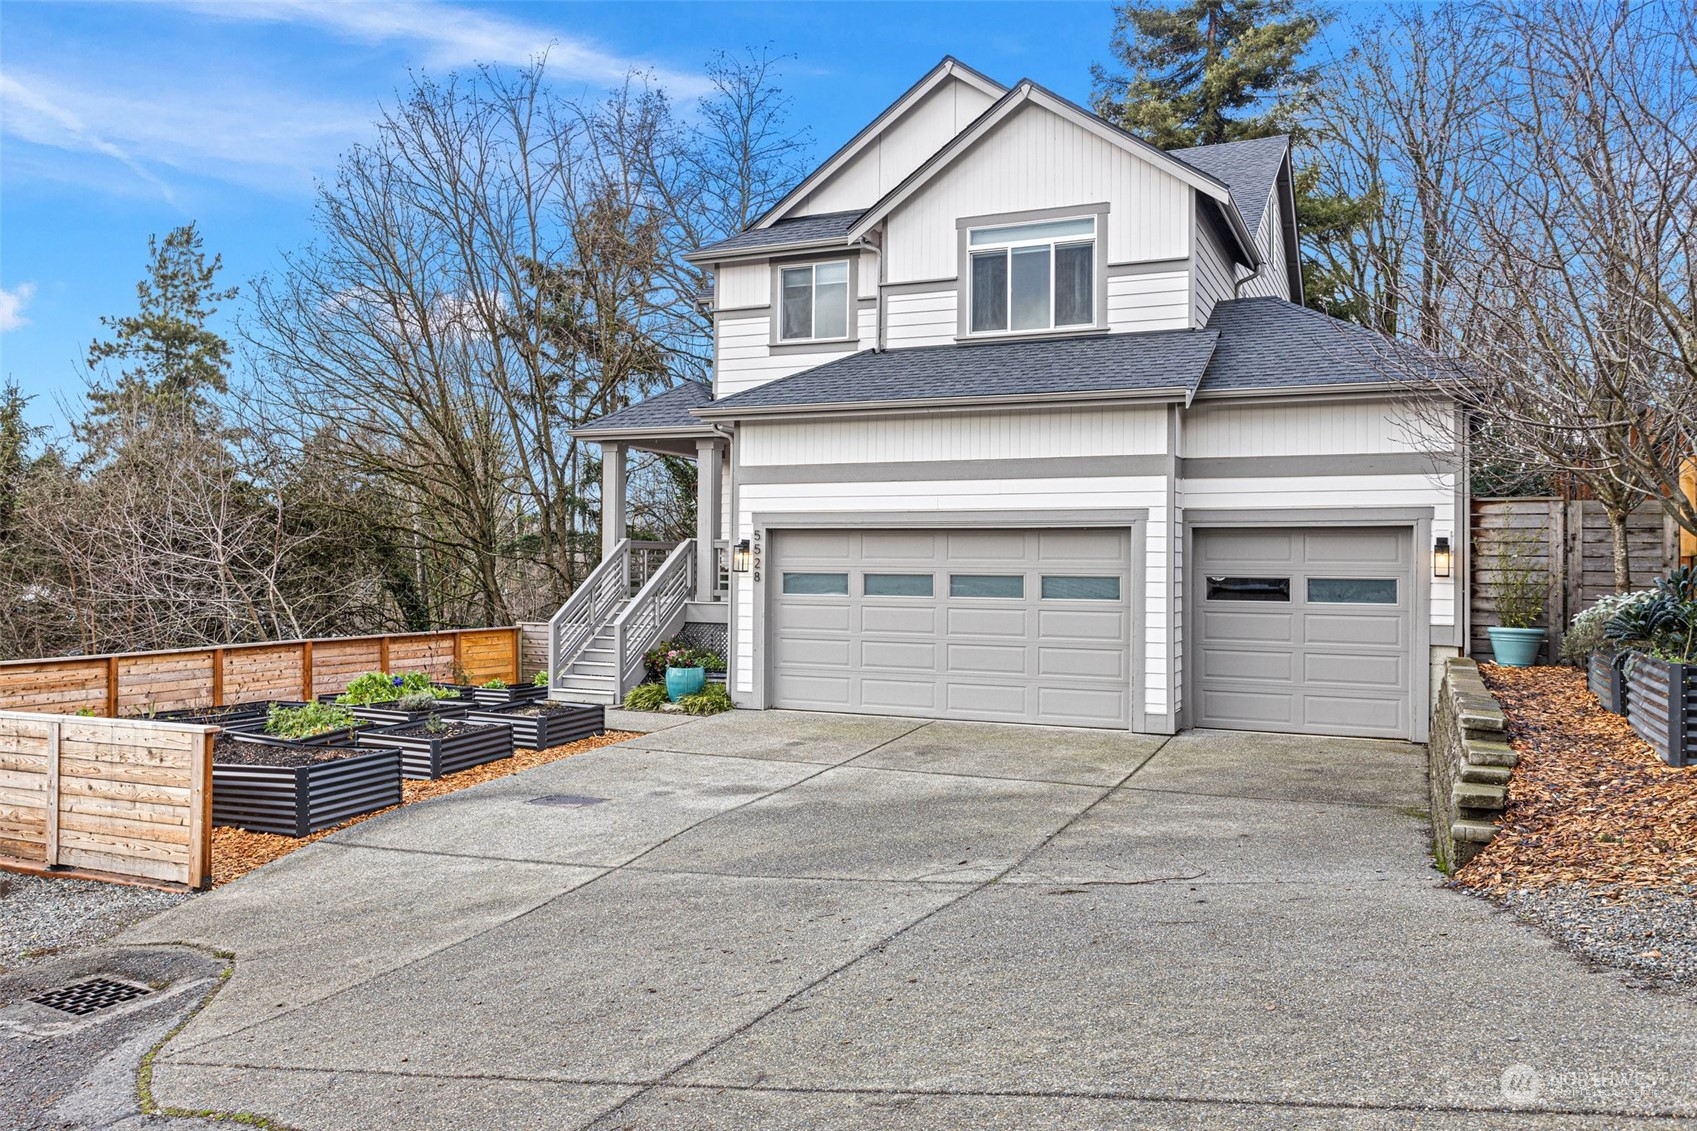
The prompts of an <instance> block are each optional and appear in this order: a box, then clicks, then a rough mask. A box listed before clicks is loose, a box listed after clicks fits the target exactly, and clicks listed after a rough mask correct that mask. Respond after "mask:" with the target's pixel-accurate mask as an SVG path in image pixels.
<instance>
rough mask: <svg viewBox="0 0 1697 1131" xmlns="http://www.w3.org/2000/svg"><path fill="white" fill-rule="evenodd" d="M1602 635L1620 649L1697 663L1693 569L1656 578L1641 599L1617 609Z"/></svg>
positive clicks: (1696, 596)
mask: <svg viewBox="0 0 1697 1131" xmlns="http://www.w3.org/2000/svg"><path fill="white" fill-rule="evenodd" d="M1604 632H1605V634H1606V635H1607V637H1608V639H1609V640H1610V641H1612V642H1613V643H1615V644H1616V645H1618V646H1620V647H1622V648H1632V649H1636V650H1637V651H1640V652H1648V653H1650V654H1651V655H1653V656H1656V657H1659V658H1660V659H1664V660H1672V661H1675V662H1676V663H1692V662H1697V568H1693V567H1691V566H1684V567H1682V568H1680V569H1677V570H1674V571H1673V572H1672V573H1670V574H1669V575H1668V576H1666V577H1663V578H1660V579H1658V580H1657V582H1656V587H1655V589H1653V590H1651V591H1650V592H1649V593H1648V594H1647V595H1645V596H1644V597H1643V598H1642V599H1641V600H1638V601H1633V602H1629V603H1627V604H1624V605H1623V606H1622V607H1621V608H1620V609H1619V610H1617V611H1616V612H1615V614H1614V615H1613V616H1612V617H1610V618H1609V622H1608V625H1607V627H1606V628H1605V629H1604Z"/></svg>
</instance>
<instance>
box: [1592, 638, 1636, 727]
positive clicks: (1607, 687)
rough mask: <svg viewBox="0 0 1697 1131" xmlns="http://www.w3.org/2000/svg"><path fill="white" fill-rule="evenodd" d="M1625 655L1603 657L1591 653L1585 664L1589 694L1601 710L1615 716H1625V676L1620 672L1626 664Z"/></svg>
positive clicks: (1622, 653)
mask: <svg viewBox="0 0 1697 1131" xmlns="http://www.w3.org/2000/svg"><path fill="white" fill-rule="evenodd" d="M1626 656H1627V654H1626V653H1624V652H1621V653H1616V654H1615V655H1613V656H1605V655H1603V653H1601V652H1592V653H1591V658H1590V659H1589V660H1588V661H1586V664H1585V676H1586V680H1587V682H1588V683H1589V684H1590V687H1591V694H1593V695H1595V696H1596V697H1597V702H1599V703H1601V704H1602V705H1603V710H1605V711H1609V712H1611V713H1613V714H1616V715H1624V714H1626V675H1625V674H1624V673H1623V672H1622V671H1621V670H1620V668H1621V665H1622V664H1623V663H1625V662H1626Z"/></svg>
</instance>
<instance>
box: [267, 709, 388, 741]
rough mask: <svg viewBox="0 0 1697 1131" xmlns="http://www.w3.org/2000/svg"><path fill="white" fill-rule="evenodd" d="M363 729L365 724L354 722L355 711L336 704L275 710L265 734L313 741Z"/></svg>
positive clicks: (269, 717)
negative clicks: (330, 734)
mask: <svg viewBox="0 0 1697 1131" xmlns="http://www.w3.org/2000/svg"><path fill="white" fill-rule="evenodd" d="M363 725H364V720H362V719H356V718H354V715H353V712H352V711H350V710H348V709H347V708H346V707H343V706H339V705H338V704H335V703H307V704H304V705H302V706H299V707H272V708H271V710H270V711H269V712H268V713H267V714H266V716H265V733H266V734H269V735H271V736H272V737H274V738H293V739H301V738H313V737H316V736H317V735H320V734H328V733H330V732H331V731H333V730H345V729H346V728H348V727H357V726H363Z"/></svg>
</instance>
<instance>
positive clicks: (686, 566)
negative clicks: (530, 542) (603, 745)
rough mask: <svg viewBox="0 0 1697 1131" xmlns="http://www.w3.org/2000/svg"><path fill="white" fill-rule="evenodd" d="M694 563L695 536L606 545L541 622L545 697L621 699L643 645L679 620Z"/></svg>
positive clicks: (638, 678) (636, 673) (639, 668)
mask: <svg viewBox="0 0 1697 1131" xmlns="http://www.w3.org/2000/svg"><path fill="white" fill-rule="evenodd" d="M662 555H664V556H663V557H662ZM656 560H659V565H658V566H655V565H654V562H655V561H656ZM695 568H696V567H695V540H694V539H688V540H686V541H683V542H633V541H631V540H630V539H628V538H627V539H624V540H623V541H621V542H619V544H618V545H617V546H615V547H613V552H612V553H610V554H608V555H607V557H606V558H605V559H604V560H603V561H602V562H601V564H600V565H598V566H596V567H595V572H593V573H591V574H590V575H589V577H588V578H586V579H585V580H584V582H583V584H582V585H580V586H578V589H577V592H575V593H573V594H572V596H571V599H570V600H568V601H567V602H566V603H565V604H564V605H561V606H560V611H559V612H557V613H555V614H554V616H553V618H552V619H550V620H549V622H548V670H549V671H550V672H551V673H552V678H551V680H550V682H549V690H548V697H549V698H550V699H560V700H566V701H570V702H575V703H603V704H608V705H611V704H615V703H620V702H623V700H624V697H625V692H627V691H629V690H630V689H631V688H633V687H635V686H636V685H637V684H639V683H641V682H642V676H643V658H644V656H646V655H647V653H648V650H649V649H651V648H653V647H654V646H655V645H656V644H658V643H659V642H660V641H662V640H666V639H669V638H670V637H672V636H674V635H676V633H677V632H678V630H679V629H681V628H682V627H683V625H684V622H685V619H686V617H687V615H688V612H689V607H690V605H691V604H692V597H693V595H694V593H695Z"/></svg>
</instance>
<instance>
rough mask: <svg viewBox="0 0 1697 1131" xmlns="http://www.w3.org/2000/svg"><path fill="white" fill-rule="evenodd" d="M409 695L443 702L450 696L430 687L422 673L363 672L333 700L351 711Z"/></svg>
mask: <svg viewBox="0 0 1697 1131" xmlns="http://www.w3.org/2000/svg"><path fill="white" fill-rule="evenodd" d="M411 694H418V695H429V696H430V697H431V698H433V699H447V698H449V697H451V696H452V695H453V694H454V693H453V692H452V691H449V690H447V689H445V688H441V687H435V686H433V685H432V684H431V682H430V676H429V675H427V674H425V673H424V672H407V673H405V674H404V675H390V674H389V673H388V672H366V673H365V674H364V675H360V676H355V677H354V678H353V680H351V681H350V682H349V683H348V686H347V689H346V690H344V691H343V692H342V693H341V694H340V695H338V696H336V702H338V703H346V704H348V705H349V706H353V707H369V706H370V705H372V704H373V703H393V702H394V701H395V700H397V699H399V698H401V697H402V696H404V695H411Z"/></svg>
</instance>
